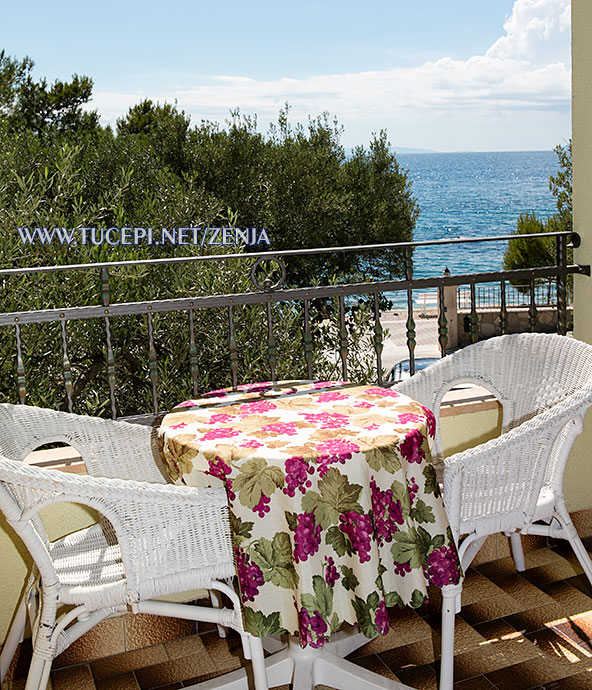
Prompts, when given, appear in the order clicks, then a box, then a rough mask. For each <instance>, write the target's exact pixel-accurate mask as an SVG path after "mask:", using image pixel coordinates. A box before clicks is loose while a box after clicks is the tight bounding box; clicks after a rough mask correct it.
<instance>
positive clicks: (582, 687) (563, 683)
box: [544, 671, 592, 690]
mask: <svg viewBox="0 0 592 690" xmlns="http://www.w3.org/2000/svg"><path fill="white" fill-rule="evenodd" d="M544 688H545V690H592V671H583V672H582V673H577V674H575V675H573V676H567V677H566V678H561V679H560V680H556V681H554V682H552V683H548V684H547V685H545V686H544Z"/></svg>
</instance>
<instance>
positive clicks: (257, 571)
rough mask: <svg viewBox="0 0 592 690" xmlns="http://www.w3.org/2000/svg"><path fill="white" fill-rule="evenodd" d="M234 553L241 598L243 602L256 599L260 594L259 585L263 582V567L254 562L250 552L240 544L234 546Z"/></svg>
mask: <svg viewBox="0 0 592 690" xmlns="http://www.w3.org/2000/svg"><path fill="white" fill-rule="evenodd" d="M234 555H235V558H236V569H237V572H238V581H239V584H240V591H241V598H242V600H243V602H245V601H255V597H256V596H257V595H258V594H259V587H261V585H262V584H263V573H262V572H261V568H259V566H258V565H257V564H256V563H253V562H252V561H251V557H250V556H249V554H248V553H247V552H246V551H243V550H242V549H241V548H240V547H238V546H235V547H234Z"/></svg>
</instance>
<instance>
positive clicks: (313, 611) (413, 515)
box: [159, 382, 460, 687]
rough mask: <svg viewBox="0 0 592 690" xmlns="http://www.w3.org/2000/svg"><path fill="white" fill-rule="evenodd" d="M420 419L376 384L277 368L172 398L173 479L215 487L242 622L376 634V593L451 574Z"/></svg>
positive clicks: (428, 431)
mask: <svg viewBox="0 0 592 690" xmlns="http://www.w3.org/2000/svg"><path fill="white" fill-rule="evenodd" d="M434 430H435V420H434V416H433V414H432V413H431V411H430V410H428V409H426V408H425V407H423V406H422V405H420V404H419V403H417V402H415V401H413V400H411V399H410V398H408V397H406V396H403V395H400V394H398V393H397V392H396V391H393V390H390V389H388V388H382V387H377V386H368V385H352V384H344V383H335V382H318V383H310V382H307V383H302V382H282V383H280V384H276V385H275V386H272V384H270V383H262V384H255V385H249V386H242V387H240V389H239V390H238V391H235V392H231V391H228V390H219V391H212V392H211V393H208V394H207V395H205V396H204V397H203V398H202V399H200V400H189V401H186V402H184V403H182V404H181V405H179V406H178V407H177V408H175V409H174V410H173V411H172V412H170V413H169V414H167V415H166V416H165V418H164V420H163V423H162V426H161V428H160V431H159V435H160V441H161V452H162V456H163V459H164V461H165V465H166V468H167V471H168V472H169V474H170V476H171V478H172V479H173V480H174V481H176V482H183V483H185V484H188V485H191V486H225V487H226V491H227V494H228V500H229V506H230V513H231V525H232V532H233V538H234V548H235V554H236V563H237V573H238V580H239V586H240V592H241V598H242V601H243V606H244V619H245V628H246V629H247V630H248V631H249V632H250V633H252V634H253V635H256V636H259V637H267V636H279V635H282V634H285V633H289V634H290V635H291V636H297V637H298V639H299V643H300V647H301V648H306V647H308V648H309V649H310V648H313V649H317V650H320V648H322V647H323V646H324V645H325V644H326V643H328V642H329V641H330V640H331V639H332V638H333V639H337V638H336V637H335V636H334V633H336V632H337V631H338V630H339V629H340V628H342V626H344V624H350V625H351V626H354V625H357V626H358V628H359V630H360V632H361V633H362V634H363V635H364V636H365V637H366V638H369V637H370V638H371V637H374V636H376V635H377V634H386V633H387V632H388V630H389V625H390V623H389V616H388V612H387V607H389V606H393V605H395V604H398V605H399V606H405V605H409V606H412V607H414V608H417V607H419V606H421V604H423V603H424V601H425V600H426V597H427V585H428V584H433V585H435V586H437V587H443V586H444V585H449V584H453V585H454V584H457V583H458V582H459V574H460V568H459V561H458V556H457V553H456V548H455V546H454V542H453V539H452V534H451V532H450V528H449V526H448V520H447V517H446V513H445V511H444V507H443V504H442V499H441V496H440V491H439V487H438V483H437V481H436V474H435V470H434V467H433V465H432V464H431V458H430V445H431V440H432V438H433V435H434ZM366 641H367V639H366ZM295 646H296V645H294V643H292V647H295ZM345 647H347V648H348V649H347V650H346V649H345V648H344V643H342V651H344V652H345V653H348V651H351V649H353V648H355V647H351V644H345ZM327 651H328V650H327ZM296 653H297V652H296V650H294V651H293V654H296ZM347 663H349V662H346V661H344V660H340V664H341V665H343V664H347ZM356 668H358V667H356ZM359 670H360V671H362V670H363V669H359ZM366 673H367V672H366ZM276 675H277V674H276ZM280 675H281V674H280ZM317 675H318V674H317ZM371 675H374V674H371ZM278 677H279V676H278ZM276 680H277V678H276ZM270 682H271V679H270ZM281 682H290V680H282V681H281ZM315 682H325V681H322V680H318V679H317V680H316V681H315ZM388 682H389V683H390V681H388ZM330 684H331V683H330ZM228 687H234V686H228ZM236 687H239V686H238V685H237V686H236ZM302 687H306V685H303V686H302ZM368 687H370V686H368ZM372 687H396V685H393V684H391V685H388V686H387V685H373V686H372Z"/></svg>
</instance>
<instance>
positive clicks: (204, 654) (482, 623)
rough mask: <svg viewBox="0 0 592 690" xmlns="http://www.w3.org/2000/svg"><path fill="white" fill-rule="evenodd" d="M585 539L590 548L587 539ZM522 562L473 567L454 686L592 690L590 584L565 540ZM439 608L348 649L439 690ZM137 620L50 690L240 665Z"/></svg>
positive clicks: (211, 645) (171, 677)
mask: <svg viewBox="0 0 592 690" xmlns="http://www.w3.org/2000/svg"><path fill="white" fill-rule="evenodd" d="M585 543H586V545H587V548H588V549H589V550H592V538H588V539H587V540H585ZM526 565H527V569H526V570H525V571H524V572H523V573H521V574H518V573H516V571H515V570H514V565H513V561H512V560H511V558H509V557H506V558H501V559H498V560H496V561H490V562H488V563H484V564H482V565H479V566H476V567H475V568H471V569H470V571H469V573H468V575H467V579H466V581H465V588H464V594H463V608H462V612H461V614H460V616H459V617H458V618H457V626H456V647H455V678H456V683H455V688H457V689H458V690H495V689H496V688H497V689H498V690H528V689H530V688H536V689H538V690H541V689H542V688H544V689H546V690H584V689H591V690H592V641H591V640H592V588H590V586H589V584H588V582H587V580H586V579H585V578H584V576H583V575H582V574H581V569H580V568H579V565H577V563H575V562H574V559H573V556H572V554H571V552H570V551H569V548H565V546H564V545H563V544H561V545H556V546H553V547H552V548H543V549H537V550H534V551H530V552H527V553H526ZM438 609H439V601H438V597H437V593H435V594H434V597H433V601H432V602H431V604H430V605H428V606H426V607H424V608H423V609H421V610H419V611H413V610H411V609H405V610H402V611H400V610H398V609H393V610H392V611H391V618H392V629H391V631H390V632H389V634H388V635H386V636H385V637H379V638H376V639H375V640H373V641H371V642H369V643H368V644H367V645H365V647H363V648H360V649H359V650H357V651H356V652H354V654H353V655H352V656H353V657H354V659H353V660H354V661H355V662H356V663H358V664H360V665H362V666H364V667H366V668H369V669H371V670H373V671H376V672H378V673H380V674H383V675H384V676H387V677H389V678H398V679H400V680H401V681H403V682H404V683H407V684H408V685H410V686H411V687H413V688H417V689H418V690H419V689H421V690H432V689H434V690H435V688H436V687H437V684H436V677H437V668H438V662H437V656H438V650H439V646H440V640H439V634H438V628H439V614H438V613H437V611H438ZM141 618H142V617H140V616H128V617H120V618H114V619H111V620H109V621H106V622H105V623H103V624H101V625H102V626H103V629H102V630H100V631H99V633H100V635H99V634H94V633H93V632H91V633H90V634H89V635H87V636H85V638H82V639H81V640H80V641H78V642H77V643H75V645H73V646H72V647H71V648H70V649H69V650H67V651H66V652H65V653H64V654H63V655H62V656H61V657H58V659H57V660H56V662H55V663H54V670H53V671H52V677H51V682H52V690H95V688H96V690H151V689H153V688H159V689H160V690H177V689H178V688H183V687H185V686H187V685H191V684H193V683H196V682H198V681H200V680H205V679H206V678H211V677H213V676H216V675H220V674H222V673H224V672H227V671H229V670H232V669H234V668H237V667H238V666H239V664H240V656H239V650H240V643H239V641H238V638H237V636H235V635H231V636H229V638H228V639H227V640H223V639H221V638H219V637H218V634H217V632H216V631H215V630H214V629H212V628H211V627H210V628H205V627H204V628H203V629H201V630H200V634H192V633H193V629H192V627H191V624H189V623H187V622H184V621H177V620H173V619H165V620H166V625H165V628H164V629H165V633H164V637H168V638H169V639H166V640H164V641H163V627H162V625H161V627H160V633H159V634H160V640H159V642H158V644H154V640H153V639H150V634H147V633H146V632H145V630H143V626H142V624H141V623H142V621H141ZM97 627H98V626H97ZM96 630H97V628H95V631H96ZM93 634H94V637H93V638H91V637H90V635H93ZM85 640H86V641H85ZM101 640H102V641H101ZM117 645H120V646H119V647H117ZM114 649H125V650H126V651H124V652H122V653H118V654H113V653H112V651H113V650H114ZM23 656H26V654H25V653H24V652H23ZM99 656H100V657H103V658H98V657H99ZM80 659H94V660H91V661H89V662H88V663H80ZM14 666H15V668H14V679H13V680H9V681H6V683H5V685H3V687H2V690H22V688H24V679H23V677H22V676H23V674H24V673H25V672H26V661H25V659H22V660H21V661H20V663H18V664H15V665H14ZM319 687H320V686H319ZM283 690H287V686H285V687H284V688H283Z"/></svg>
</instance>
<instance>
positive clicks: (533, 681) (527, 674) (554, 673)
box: [485, 657, 569, 690]
mask: <svg viewBox="0 0 592 690" xmlns="http://www.w3.org/2000/svg"><path fill="white" fill-rule="evenodd" d="M568 671H569V669H567V668H566V667H565V666H563V665H562V664H560V663H557V662H555V661H553V660H551V659H549V658H547V657H537V658H536V659H530V660H529V661H522V662H521V663H519V664H514V665H513V666H507V667H506V668H502V669H499V670H498V671H492V672H491V673H486V674H485V677H486V678H487V680H489V681H491V682H492V683H493V684H494V685H495V686H496V687H497V688H498V690H531V688H539V687H540V686H541V685H542V684H543V683H549V682H551V681H554V680H558V679H559V678H565V676H567V675H569V673H568Z"/></svg>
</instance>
